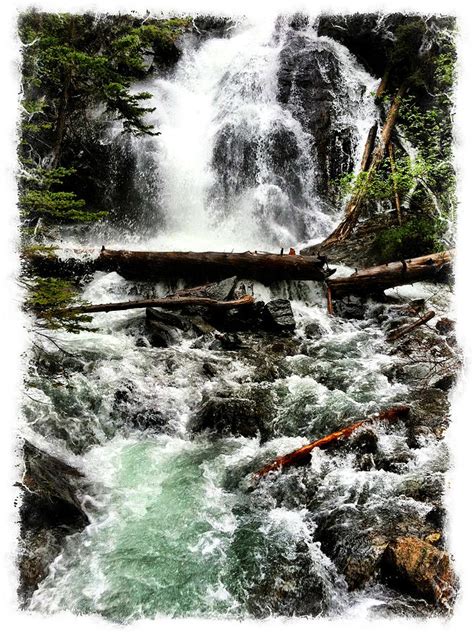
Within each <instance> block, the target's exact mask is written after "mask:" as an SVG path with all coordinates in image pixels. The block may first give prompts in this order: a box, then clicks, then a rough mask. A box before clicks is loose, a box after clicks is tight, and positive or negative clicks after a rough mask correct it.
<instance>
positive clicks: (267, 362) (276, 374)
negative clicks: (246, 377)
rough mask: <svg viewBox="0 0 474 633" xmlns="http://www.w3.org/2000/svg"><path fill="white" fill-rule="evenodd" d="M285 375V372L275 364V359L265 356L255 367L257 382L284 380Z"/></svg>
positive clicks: (254, 376)
mask: <svg viewBox="0 0 474 633" xmlns="http://www.w3.org/2000/svg"><path fill="white" fill-rule="evenodd" d="M284 374H285V372H284V371H283V370H282V368H281V367H280V366H279V365H278V364H277V363H276V362H275V359H274V358H271V357H269V356H263V357H261V358H260V359H259V360H258V362H257V364H256V365H255V371H254V375H253V379H254V381H255V382H273V381H274V380H277V379H278V378H282V377H283V375H284Z"/></svg>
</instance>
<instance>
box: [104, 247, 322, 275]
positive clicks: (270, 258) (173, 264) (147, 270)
mask: <svg viewBox="0 0 474 633" xmlns="http://www.w3.org/2000/svg"><path fill="white" fill-rule="evenodd" d="M97 267H98V268H99V270H107V271H115V272H117V273H119V275H122V277H125V278H126V279H144V280H159V279H165V278H169V277H174V278H190V277H191V278H201V279H206V280H208V281H211V280H216V279H225V278H226V277H231V276H233V275H237V276H239V277H240V278H241V279H254V280H257V281H263V282H265V281H266V282H272V281H284V280H293V279H299V280H315V281H323V280H324V279H326V278H327V277H328V276H329V275H330V274H331V271H330V270H328V269H327V266H325V262H324V261H323V260H321V259H320V258H319V257H311V256H310V257H306V256H302V255H276V254H274V253H257V252H251V251H247V252H245V253H220V252H212V251H211V252H205V253H194V252H187V253H185V252H153V251H122V250H119V251H114V250H108V249H105V248H104V249H102V251H101V253H100V255H99V257H98V259H97Z"/></svg>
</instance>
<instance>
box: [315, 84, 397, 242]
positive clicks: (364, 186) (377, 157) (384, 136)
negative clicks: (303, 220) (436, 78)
mask: <svg viewBox="0 0 474 633" xmlns="http://www.w3.org/2000/svg"><path fill="white" fill-rule="evenodd" d="M405 89H406V86H405V84H402V85H401V86H400V88H399V89H398V92H397V94H396V95H395V97H394V99H393V101H392V105H391V106H390V110H389V111H388V114H387V118H386V120H385V124H384V126H383V128H382V132H381V134H380V140H379V143H378V145H377V147H376V148H375V151H374V152H373V154H372V159H371V161H370V165H369V167H368V169H367V170H366V177H365V180H364V181H363V182H362V183H361V185H360V186H359V187H358V188H357V190H356V191H355V192H354V193H353V194H352V196H351V198H350V200H349V202H348V203H347V205H346V209H345V215H344V219H343V221H342V222H341V223H340V224H339V225H338V226H337V227H336V228H335V229H334V231H333V232H332V233H331V234H330V235H329V236H328V237H327V238H326V239H325V240H324V242H322V244H321V247H324V246H329V245H330V244H333V243H334V242H341V241H343V240H344V239H345V238H346V237H348V236H349V235H350V233H351V232H352V230H353V228H354V226H355V225H356V224H357V221H358V219H359V216H360V213H361V207H362V203H363V202H364V200H365V199H366V196H367V191H368V189H369V185H370V183H371V181H372V178H373V176H374V174H375V172H376V171H377V169H378V167H379V165H380V163H381V162H382V160H383V158H384V155H385V151H386V149H387V145H388V142H389V141H390V136H391V134H392V131H393V128H394V126H395V121H396V120H397V115H398V110H399V108H400V104H401V102H402V97H403V95H404V94H405Z"/></svg>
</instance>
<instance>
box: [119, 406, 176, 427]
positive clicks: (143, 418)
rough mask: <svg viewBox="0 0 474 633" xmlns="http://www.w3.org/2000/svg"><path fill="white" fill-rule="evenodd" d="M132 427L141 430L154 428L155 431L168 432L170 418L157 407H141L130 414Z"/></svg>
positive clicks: (129, 418)
mask: <svg viewBox="0 0 474 633" xmlns="http://www.w3.org/2000/svg"><path fill="white" fill-rule="evenodd" d="M127 421H128V423H129V425H130V426H131V427H132V428H135V429H139V430H140V431H147V430H148V429H153V430H155V431H160V432H166V430H167V423H168V420H167V419H166V417H165V416H164V415H163V414H162V413H161V412H160V411H157V410H156V409H140V410H139V411H134V412H133V413H131V414H130V416H129V417H128V419H127Z"/></svg>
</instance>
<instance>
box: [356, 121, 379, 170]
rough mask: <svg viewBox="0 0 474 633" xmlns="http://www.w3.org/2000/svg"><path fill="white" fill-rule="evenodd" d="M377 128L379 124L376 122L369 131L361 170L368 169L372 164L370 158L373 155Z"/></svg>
mask: <svg viewBox="0 0 474 633" xmlns="http://www.w3.org/2000/svg"><path fill="white" fill-rule="evenodd" d="M377 128H378V124H377V123H374V124H373V126H372V127H371V128H370V130H369V133H368V135H367V140H366V142H365V147H364V153H363V155H362V160H361V162H360V171H367V169H368V167H369V165H370V159H371V156H372V152H373V149H374V146H375V139H376V138H377Z"/></svg>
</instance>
